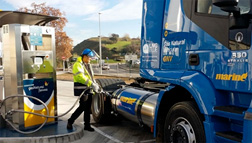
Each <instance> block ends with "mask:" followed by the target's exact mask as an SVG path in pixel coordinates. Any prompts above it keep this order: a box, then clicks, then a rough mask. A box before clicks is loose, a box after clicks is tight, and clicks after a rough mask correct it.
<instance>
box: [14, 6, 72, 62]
mask: <svg viewBox="0 0 252 143" xmlns="http://www.w3.org/2000/svg"><path fill="white" fill-rule="evenodd" d="M31 7H32V8H31V9H28V8H27V7H22V8H20V9H19V10H18V11H21V12H28V13H35V14H42V15H49V16H56V17H59V19H58V20H54V21H51V22H49V23H48V24H47V26H51V27H54V28H55V41H56V57H57V61H58V60H61V57H62V56H64V57H66V58H69V57H71V56H72V54H71V50H72V47H73V40H72V39H71V38H70V37H68V36H67V34H66V32H64V31H63V28H64V27H65V25H66V23H67V22H68V21H67V19H66V17H65V13H64V12H61V11H60V10H59V9H56V8H53V7H50V6H46V4H45V3H42V4H35V3H32V4H31Z"/></svg>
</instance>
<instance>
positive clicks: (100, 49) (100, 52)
mask: <svg viewBox="0 0 252 143" xmlns="http://www.w3.org/2000/svg"><path fill="white" fill-rule="evenodd" d="M100 15H101V13H100V12H99V54H100V71H101V74H102V48H101V22H100Z"/></svg>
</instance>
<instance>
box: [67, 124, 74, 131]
mask: <svg viewBox="0 0 252 143" xmlns="http://www.w3.org/2000/svg"><path fill="white" fill-rule="evenodd" d="M67 129H68V130H72V129H73V124H71V123H69V122H67Z"/></svg>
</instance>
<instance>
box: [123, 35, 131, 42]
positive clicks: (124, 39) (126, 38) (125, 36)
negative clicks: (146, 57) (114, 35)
mask: <svg viewBox="0 0 252 143" xmlns="http://www.w3.org/2000/svg"><path fill="white" fill-rule="evenodd" d="M122 40H123V41H130V40H131V39H130V36H129V34H125V35H124V36H123V37H122Z"/></svg>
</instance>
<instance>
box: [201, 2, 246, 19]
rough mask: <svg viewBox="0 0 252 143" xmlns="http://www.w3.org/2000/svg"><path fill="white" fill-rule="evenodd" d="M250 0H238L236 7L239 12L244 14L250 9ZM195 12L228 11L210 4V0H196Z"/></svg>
mask: <svg viewBox="0 0 252 143" xmlns="http://www.w3.org/2000/svg"><path fill="white" fill-rule="evenodd" d="M250 1H251V0H239V2H238V7H239V8H240V13H241V14H246V13H248V12H249V11H250V3H251V2H250ZM197 12H199V13H206V14H215V15H226V16H227V15H228V12H225V11H222V10H221V9H220V8H219V7H217V6H214V5H213V4H212V0H198V1H197Z"/></svg>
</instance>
